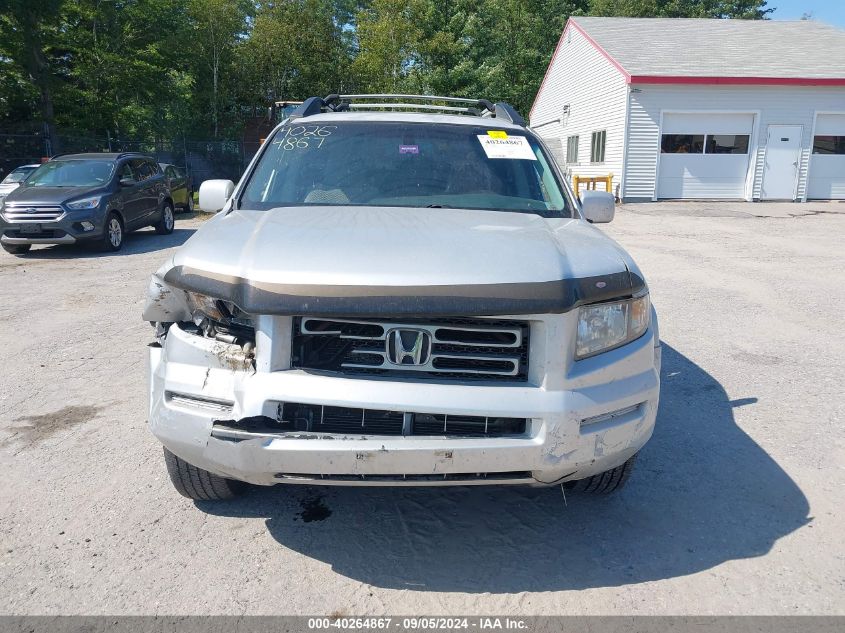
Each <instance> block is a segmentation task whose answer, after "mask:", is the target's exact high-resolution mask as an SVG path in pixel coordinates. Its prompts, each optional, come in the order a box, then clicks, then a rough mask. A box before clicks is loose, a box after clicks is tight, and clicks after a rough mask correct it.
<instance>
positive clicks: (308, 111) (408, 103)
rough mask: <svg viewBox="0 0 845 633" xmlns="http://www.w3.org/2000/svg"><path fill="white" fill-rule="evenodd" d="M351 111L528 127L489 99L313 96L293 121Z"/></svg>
mask: <svg viewBox="0 0 845 633" xmlns="http://www.w3.org/2000/svg"><path fill="white" fill-rule="evenodd" d="M438 102H439V104H438ZM442 104H445V105H442ZM351 110H359V111H362V110H416V111H423V112H443V113H449V114H466V115H470V116H480V117H485V118H496V119H504V120H505V121H508V122H510V123H513V124H515V125H521V126H524V125H525V119H523V118H522V117H521V116H520V115H519V113H518V112H517V111H516V110H515V109H514V107H513V106H511V105H510V104H508V103H504V102H500V103H495V104H494V103H492V102H491V101H488V100H487V99H468V98H465V97H438V96H434V95H408V94H353V95H339V94H330V95H328V96H327V97H325V98H323V99H321V98H320V97H310V98H308V99H306V100H305V101H304V102H303V103H302V105H301V106H299V107H298V108H297V109H296V110H294V111H293V112H292V113H291V115H290V118H291V119H299V118H302V117H308V116H314V115H316V114H320V113H322V112H348V111H351Z"/></svg>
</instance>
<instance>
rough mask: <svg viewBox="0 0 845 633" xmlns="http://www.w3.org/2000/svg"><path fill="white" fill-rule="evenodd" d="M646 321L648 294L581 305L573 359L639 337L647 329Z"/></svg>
mask: <svg viewBox="0 0 845 633" xmlns="http://www.w3.org/2000/svg"><path fill="white" fill-rule="evenodd" d="M650 318H651V304H650V303H649V299H648V293H646V294H644V295H641V296H639V297H634V298H633V299H626V300H624V301H614V302H613V303H601V304H596V305H588V306H582V307H581V308H580V309H579V311H578V335H577V338H576V342H575V358H576V360H580V359H582V358H587V357H589V356H595V355H596V354H600V353H601V352H606V351H608V350H611V349H614V348H616V347H620V346H621V345H625V344H626V343H630V342H631V341H633V340H635V339H637V338H639V337H640V336H642V335H643V334H644V333H645V331H646V330H647V329H648V325H649V321H650Z"/></svg>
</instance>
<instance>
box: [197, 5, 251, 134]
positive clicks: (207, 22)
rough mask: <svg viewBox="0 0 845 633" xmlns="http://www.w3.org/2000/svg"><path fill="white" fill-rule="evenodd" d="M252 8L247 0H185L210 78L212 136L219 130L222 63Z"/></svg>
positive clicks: (228, 58) (242, 33) (229, 56)
mask: <svg viewBox="0 0 845 633" xmlns="http://www.w3.org/2000/svg"><path fill="white" fill-rule="evenodd" d="M253 9H254V5H253V4H252V3H251V2H249V0H189V2H188V15H189V16H190V19H191V20H192V26H193V32H194V33H193V35H194V43H195V45H196V47H197V50H198V53H199V56H200V58H201V59H203V61H204V65H205V66H206V69H207V70H208V72H209V74H210V79H211V98H210V110H211V122H212V128H213V130H214V136H215V138H216V137H217V136H218V134H219V132H220V106H221V99H220V92H221V90H220V86H221V75H222V74H223V72H224V65H226V64H228V63H230V62H231V59H232V53H233V51H234V49H235V46H236V44H237V43H238V41H239V39H240V38H242V37H244V36H245V35H246V29H247V16H248V15H249V14H250V13H251V12H252V10H253Z"/></svg>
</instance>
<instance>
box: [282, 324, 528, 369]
mask: <svg viewBox="0 0 845 633" xmlns="http://www.w3.org/2000/svg"><path fill="white" fill-rule="evenodd" d="M397 332H399V333H400V334H399V336H403V335H404V334H409V335H410V336H411V338H412V339H414V337H417V338H416V341H417V345H416V346H414V345H413V341H412V342H411V343H409V342H407V341H402V342H398V341H399V340H400V339H399V338H398V337H397ZM528 332H529V328H528V324H527V323H525V322H522V321H509V320H508V321H506V320H499V319H469V318H440V319H426V320H413V321H410V320H398V319H379V320H359V319H324V318H317V317H299V318H297V319H295V322H294V332H293V344H292V366H293V367H297V368H302V369H315V370H323V371H330V372H338V373H344V374H370V375H407V376H415V377H418V378H426V377H428V378H432V379H438V378H439V379H450V378H453V379H475V380H497V381H515V382H519V381H524V380H526V379H527V377H528ZM400 347H401V351H397V350H398V348H400Z"/></svg>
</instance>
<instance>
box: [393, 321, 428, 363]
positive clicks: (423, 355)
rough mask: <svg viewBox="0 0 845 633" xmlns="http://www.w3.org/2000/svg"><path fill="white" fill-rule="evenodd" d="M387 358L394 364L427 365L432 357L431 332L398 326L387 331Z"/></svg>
mask: <svg viewBox="0 0 845 633" xmlns="http://www.w3.org/2000/svg"><path fill="white" fill-rule="evenodd" d="M386 343H387V344H386V348H387V349H386V352H387V360H388V362H389V363H391V364H393V365H425V364H426V363H427V362H428V359H429V358H430V357H431V334H430V333H429V332H426V331H425V330H412V329H403V328H396V329H395V330H390V331H389V332H388V333H387V341H386Z"/></svg>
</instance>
